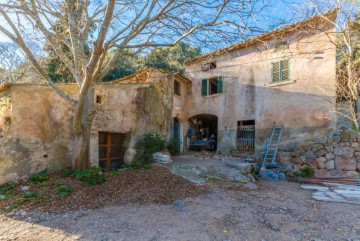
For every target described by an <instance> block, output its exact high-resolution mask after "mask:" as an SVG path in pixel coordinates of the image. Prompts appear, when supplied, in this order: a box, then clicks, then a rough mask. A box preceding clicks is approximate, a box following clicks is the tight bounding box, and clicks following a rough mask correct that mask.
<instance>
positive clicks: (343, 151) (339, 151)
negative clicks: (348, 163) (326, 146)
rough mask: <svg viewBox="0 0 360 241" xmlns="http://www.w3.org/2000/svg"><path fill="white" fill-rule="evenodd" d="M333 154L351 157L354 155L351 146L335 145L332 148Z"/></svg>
mask: <svg viewBox="0 0 360 241" xmlns="http://www.w3.org/2000/svg"><path fill="white" fill-rule="evenodd" d="M334 154H335V156H342V157H352V156H353V155H354V153H353V149H352V148H351V147H336V148H335V149H334Z"/></svg>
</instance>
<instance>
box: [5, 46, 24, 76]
mask: <svg viewBox="0 0 360 241" xmlns="http://www.w3.org/2000/svg"><path fill="white" fill-rule="evenodd" d="M19 51H20V50H19V47H18V46H17V45H16V44H14V43H9V42H2V43H0V67H1V68H2V69H3V70H4V72H5V76H6V77H5V79H4V81H6V82H15V77H14V73H13V71H14V69H15V68H16V67H17V66H18V65H19V64H20V63H21V62H22V61H23V60H22V58H21V57H20V54H19Z"/></svg>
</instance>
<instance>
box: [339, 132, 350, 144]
mask: <svg viewBox="0 0 360 241" xmlns="http://www.w3.org/2000/svg"><path fill="white" fill-rule="evenodd" d="M340 141H342V142H348V141H350V133H349V132H344V133H342V134H341V137H340Z"/></svg>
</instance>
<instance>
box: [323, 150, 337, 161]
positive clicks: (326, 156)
mask: <svg viewBox="0 0 360 241" xmlns="http://www.w3.org/2000/svg"><path fill="white" fill-rule="evenodd" d="M325 158H326V160H328V161H329V160H333V159H335V155H334V154H332V153H331V152H330V153H328V154H326V155H325Z"/></svg>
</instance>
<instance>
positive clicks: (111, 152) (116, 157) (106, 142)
mask: <svg viewBox="0 0 360 241" xmlns="http://www.w3.org/2000/svg"><path fill="white" fill-rule="evenodd" d="M124 140H125V134H120V133H108V132H99V166H100V167H102V168H105V169H107V170H114V169H119V168H121V166H122V164H124V153H125V149H124Z"/></svg>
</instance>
